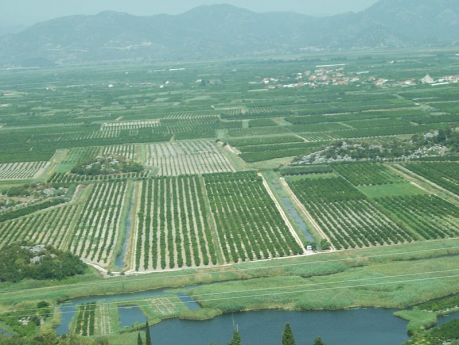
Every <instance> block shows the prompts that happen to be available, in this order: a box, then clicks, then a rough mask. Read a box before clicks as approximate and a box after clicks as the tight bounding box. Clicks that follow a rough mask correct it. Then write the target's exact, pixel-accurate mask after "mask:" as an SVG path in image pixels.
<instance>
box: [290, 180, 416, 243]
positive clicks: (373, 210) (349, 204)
mask: <svg viewBox="0 0 459 345" xmlns="http://www.w3.org/2000/svg"><path fill="white" fill-rule="evenodd" d="M288 182H289V185H290V186H291V188H292V190H293V192H294V193H295V194H296V196H297V197H298V199H299V200H300V201H301V203H302V204H303V205H304V206H305V208H306V210H307V211H308V212H309V213H310V214H311V216H312V217H313V218H314V219H315V220H316V222H317V223H318V224H319V225H320V228H321V229H322V230H323V231H324V232H325V234H326V235H327V236H328V237H329V238H330V240H331V242H332V244H333V245H334V247H335V248H337V249H346V248H356V247H368V246H376V245H384V244H395V243H403V242H409V241H412V240H414V237H413V236H412V235H411V233H409V232H408V231H406V230H405V229H404V228H402V227H401V226H399V225H397V223H396V222H394V221H393V220H391V219H390V218H389V217H388V216H387V215H386V214H384V213H383V212H381V211H380V210H379V209H378V208H377V207H376V206H375V205H374V204H372V203H371V201H369V200H367V199H366V197H365V195H363V194H362V193H360V192H359V191H358V190H357V189H355V188H354V187H353V186H352V185H351V184H350V183H348V182H346V181H345V180H344V179H342V178H335V177H332V178H318V179H311V178H301V179H299V178H294V179H289V181H288Z"/></svg>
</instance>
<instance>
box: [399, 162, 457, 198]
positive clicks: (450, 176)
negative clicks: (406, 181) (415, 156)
mask: <svg viewBox="0 0 459 345" xmlns="http://www.w3.org/2000/svg"><path fill="white" fill-rule="evenodd" d="M405 167H406V168H408V169H409V170H411V171H412V172H414V173H416V174H418V175H420V176H422V177H424V178H426V179H428V180H430V181H432V182H433V183H435V184H437V185H438V186H440V187H442V188H445V189H446V190H449V191H450V192H453V193H454V194H456V195H459V163H452V162H423V163H410V164H405Z"/></svg>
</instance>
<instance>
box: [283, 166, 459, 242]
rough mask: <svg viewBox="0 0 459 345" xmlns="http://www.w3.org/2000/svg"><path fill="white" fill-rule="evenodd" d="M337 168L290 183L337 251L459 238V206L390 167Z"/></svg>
mask: <svg viewBox="0 0 459 345" xmlns="http://www.w3.org/2000/svg"><path fill="white" fill-rule="evenodd" d="M333 169H334V171H335V172H336V173H335V174H330V173H329V174H323V173H320V172H319V173H316V174H314V173H312V175H311V173H309V172H305V175H301V174H300V176H291V177H287V181H288V184H289V186H290V187H291V189H292V191H293V192H294V193H295V195H296V197H297V198H298V199H299V201H300V202H301V203H302V205H303V206H304V208H305V209H306V211H307V212H308V213H309V214H310V216H311V217H312V218H313V219H314V220H315V222H316V223H317V226H318V227H319V229H318V230H319V231H323V233H325V235H326V236H327V238H328V239H329V240H330V241H331V243H332V245H333V246H334V247H335V248H336V249H347V248H360V247H368V246H377V245H387V244H398V243H405V242H412V241H418V240H432V239H439V238H453V237H458V236H459V207H457V206H456V205H454V204H451V203H449V202H448V201H446V200H443V199H441V198H439V197H437V196H435V195H430V194H427V193H425V192H424V191H423V190H421V189H419V188H417V187H416V186H414V185H412V184H410V183H408V181H405V180H404V179H403V178H402V177H401V176H398V175H396V174H395V173H393V172H392V171H391V170H390V169H389V168H387V167H386V166H384V165H382V164H376V163H348V164H339V165H333ZM311 171H313V170H312V169H311Z"/></svg>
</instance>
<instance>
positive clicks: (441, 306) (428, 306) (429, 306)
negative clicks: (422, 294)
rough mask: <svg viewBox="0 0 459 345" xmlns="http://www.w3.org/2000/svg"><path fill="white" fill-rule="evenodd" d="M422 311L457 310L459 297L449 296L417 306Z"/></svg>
mask: <svg viewBox="0 0 459 345" xmlns="http://www.w3.org/2000/svg"><path fill="white" fill-rule="evenodd" d="M416 307H417V308H419V309H422V310H430V311H443V310H448V309H455V308H458V307H459V295H453V296H447V297H443V298H439V299H434V300H432V301H428V302H425V303H422V304H419V305H417V306H416Z"/></svg>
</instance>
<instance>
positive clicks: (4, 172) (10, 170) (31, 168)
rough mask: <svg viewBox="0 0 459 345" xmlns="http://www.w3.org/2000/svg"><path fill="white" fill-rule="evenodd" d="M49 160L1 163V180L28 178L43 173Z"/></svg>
mask: <svg viewBox="0 0 459 345" xmlns="http://www.w3.org/2000/svg"><path fill="white" fill-rule="evenodd" d="M48 166H49V162H17V163H3V164H0V180H9V181H12V180H27V179H32V178H36V177H38V176H39V175H41V174H42V173H43V172H44V171H45V170H46V168H47V167H48Z"/></svg>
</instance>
